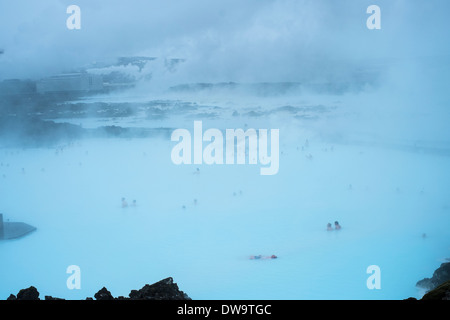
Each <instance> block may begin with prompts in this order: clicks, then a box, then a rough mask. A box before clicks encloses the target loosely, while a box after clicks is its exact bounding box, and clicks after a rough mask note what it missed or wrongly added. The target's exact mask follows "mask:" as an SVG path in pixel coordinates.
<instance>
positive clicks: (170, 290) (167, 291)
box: [7, 277, 191, 300]
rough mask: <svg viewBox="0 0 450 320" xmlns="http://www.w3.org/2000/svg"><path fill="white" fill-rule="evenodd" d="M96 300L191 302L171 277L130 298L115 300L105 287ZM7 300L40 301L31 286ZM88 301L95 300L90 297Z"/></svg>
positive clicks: (95, 296) (137, 292) (136, 291)
mask: <svg viewBox="0 0 450 320" xmlns="http://www.w3.org/2000/svg"><path fill="white" fill-rule="evenodd" d="M94 298H95V300H191V298H189V296H188V295H187V294H186V293H184V292H183V291H181V290H180V289H179V288H178V285H177V284H176V283H174V282H173V279H172V278H171V277H169V278H166V279H163V280H161V281H158V282H156V283H154V284H152V285H148V284H146V285H145V286H144V287H142V289H140V290H131V292H130V294H129V298H128V297H123V296H120V297H117V298H114V297H113V295H112V294H111V292H109V291H108V289H106V288H105V287H103V288H102V289H100V290H99V291H98V292H97V293H96V294H95V295H94ZM7 300H40V299H39V292H38V290H37V289H36V288H35V287H33V286H31V287H29V288H28V289H22V290H20V291H19V293H18V294H17V296H15V295H13V294H11V295H10V296H9V297H8V299H7ZM45 300H64V299H61V298H55V297H52V296H45ZM86 300H93V299H92V298H90V297H88V298H86Z"/></svg>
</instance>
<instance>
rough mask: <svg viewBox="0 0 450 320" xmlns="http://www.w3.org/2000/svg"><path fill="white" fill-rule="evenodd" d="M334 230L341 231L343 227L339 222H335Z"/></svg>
mask: <svg viewBox="0 0 450 320" xmlns="http://www.w3.org/2000/svg"><path fill="white" fill-rule="evenodd" d="M334 229H335V230H340V229H341V225H340V224H339V222H337V221H335V222H334Z"/></svg>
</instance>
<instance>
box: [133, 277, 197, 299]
mask: <svg viewBox="0 0 450 320" xmlns="http://www.w3.org/2000/svg"><path fill="white" fill-rule="evenodd" d="M129 296H130V299H131V300H191V298H189V297H188V295H187V294H186V293H184V292H183V291H180V289H179V288H178V285H177V284H176V283H174V282H173V279H172V278H171V277H169V278H166V279H163V280H161V281H158V282H156V283H154V284H152V285H148V284H146V285H145V286H144V287H143V288H142V289H141V290H132V291H131V292H130V294H129Z"/></svg>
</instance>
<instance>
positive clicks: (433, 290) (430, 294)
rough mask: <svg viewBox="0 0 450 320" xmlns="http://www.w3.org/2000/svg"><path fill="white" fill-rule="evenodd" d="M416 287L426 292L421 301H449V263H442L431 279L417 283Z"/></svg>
mask: <svg viewBox="0 0 450 320" xmlns="http://www.w3.org/2000/svg"><path fill="white" fill-rule="evenodd" d="M416 286H417V287H419V288H422V289H425V290H427V292H426V293H425V294H424V296H423V297H422V299H421V300H450V262H444V263H442V264H441V265H440V267H439V268H437V269H436V270H435V271H434V273H433V276H432V277H431V278H424V279H422V280H420V281H418V282H417V284H416Z"/></svg>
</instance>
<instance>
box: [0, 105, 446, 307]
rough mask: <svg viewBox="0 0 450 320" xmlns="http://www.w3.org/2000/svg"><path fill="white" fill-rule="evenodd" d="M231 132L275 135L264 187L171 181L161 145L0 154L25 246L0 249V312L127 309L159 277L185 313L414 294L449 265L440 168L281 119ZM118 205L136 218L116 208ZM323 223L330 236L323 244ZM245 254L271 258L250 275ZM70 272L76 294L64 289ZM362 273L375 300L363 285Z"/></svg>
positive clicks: (174, 169)
mask: <svg viewBox="0 0 450 320" xmlns="http://www.w3.org/2000/svg"><path fill="white" fill-rule="evenodd" d="M231 110H233V109H232V108H231V109H230V112H229V113H231ZM283 117H284V118H283ZM237 119H238V120H236V119H232V120H230V122H227V121H223V120H221V122H220V124H221V125H222V126H224V128H225V127H226V126H228V125H230V124H231V123H234V125H233V127H242V128H243V126H244V124H247V125H248V127H254V128H256V129H258V128H264V126H265V127H266V128H276V127H279V128H280V139H281V141H280V146H281V147H280V152H281V154H280V171H279V173H278V174H277V175H275V176H261V175H259V165H241V166H238V165H223V166H220V165H213V166H206V165H202V166H196V165H184V166H183V165H182V166H176V165H174V164H173V163H172V162H171V159H170V152H171V148H172V147H173V145H174V143H173V142H171V141H170V139H164V138H161V137H159V138H152V139H130V140H125V139H103V140H96V139H86V140H81V141H75V142H74V143H72V144H71V145H65V146H64V149H63V150H61V149H56V148H41V149H20V148H17V149H1V150H0V162H1V167H0V195H1V208H0V209H1V212H2V213H3V214H4V217H5V219H10V221H23V222H26V223H29V224H31V225H33V226H35V227H37V231H35V232H34V233H32V234H30V235H28V236H26V237H25V238H22V239H19V240H14V241H3V242H0V261H1V264H0V298H1V299H6V298H7V297H8V296H9V294H10V293H14V294H15V293H17V292H18V291H19V290H20V289H22V288H26V287H29V286H31V285H33V286H35V287H37V288H38V290H39V291H40V292H41V297H42V298H43V296H44V295H53V296H57V297H63V298H67V299H80V298H85V297H87V296H93V295H94V293H95V292H97V291H98V290H99V289H100V288H101V287H103V286H106V287H107V288H108V289H109V290H110V291H111V293H112V294H113V295H114V296H119V295H124V296H127V295H128V293H129V292H130V291H131V290H132V289H139V288H141V287H142V286H143V285H144V284H146V283H149V284H151V283H154V282H156V281H158V280H161V279H162V278H165V277H168V276H171V277H173V278H174V280H175V282H177V283H178V285H179V287H180V289H181V290H183V291H185V292H186V293H188V295H189V296H191V297H192V298H194V299H404V298H407V297H410V296H414V297H420V296H421V294H423V292H420V291H419V290H418V289H417V288H416V287H415V283H416V282H417V281H418V280H420V279H422V278H424V277H429V276H431V275H432V273H433V271H434V270H435V269H436V268H437V267H438V266H439V265H440V263H441V261H443V260H444V259H445V258H447V257H449V252H450V250H449V249H450V243H449V240H450V239H449V231H448V226H449V225H450V214H449V210H450V203H449V202H448V201H449V200H448V199H449V197H448V190H449V184H450V182H449V181H450V166H449V165H448V164H449V158H448V157H445V156H442V155H438V154H433V153H427V152H424V153H420V152H411V151H410V150H409V151H408V150H406V151H405V150H404V149H401V148H400V149H397V148H392V147H389V148H387V147H383V145H382V144H381V145H376V146H374V145H371V144H369V143H368V144H358V145H355V144H351V143H334V142H330V140H329V139H327V138H325V137H322V136H321V135H319V134H318V132H317V131H314V128H313V127H314V126H311V127H310V128H305V130H303V129H302V130H300V129H301V128H302V126H301V124H300V123H299V122H298V121H294V120H292V119H291V118H289V115H284V116H283V115H281V116H280V115H279V116H277V117H273V118H272V119H271V120H270V121H268V120H266V119H265V118H263V119H252V118H247V119H242V118H237ZM172 120H173V119H172ZM178 120H179V121H178V122H177V121H175V122H173V123H171V124H172V126H175V127H176V126H180V127H185V128H188V129H190V130H192V124H193V120H194V119H193V118H192V117H188V118H187V119H186V118H183V117H180V118H179V119H178ZM75 121H78V120H75ZM86 121H87V122H86V123H88V124H86V125H85V126H86V127H92V126H93V125H92V123H93V122H92V121H93V120H92V119H88V120H86ZM164 121H166V122H167V121H168V120H164ZM232 121H234V122H232ZM169 122H170V121H169ZM162 124H164V123H162V122H161V123H156V125H155V126H158V125H162ZM99 125H104V124H103V123H102V124H99ZM146 125H148V123H147V124H146ZM218 125H219V122H215V121H214V120H211V121H209V122H208V121H207V120H204V126H208V127H217V126H218ZM224 128H223V129H224ZM221 129H222V128H221ZM306 139H308V142H309V146H308V147H306V146H305V141H306ZM341 142H342V140H341ZM302 147H303V149H302ZM308 154H311V155H312V156H313V157H312V159H308V158H307V157H306V155H308ZM197 167H199V169H200V174H194V172H195V171H196V168H197ZM350 186H351V187H350ZM122 197H125V198H126V199H127V201H128V203H129V204H131V202H132V201H133V200H136V203H137V206H136V207H128V208H122V207H121V198H122ZM183 206H184V207H185V208H183ZM335 220H338V221H339V222H340V223H341V225H342V226H343V229H342V230H340V231H332V232H327V231H326V224H327V223H328V222H331V223H333V222H334V221H335ZM424 233H426V235H427V237H426V238H423V237H422V235H423V234H424ZM257 254H261V255H272V254H276V255H277V256H278V257H279V258H278V259H276V260H260V261H256V260H249V256H250V255H257ZM73 264H74V265H78V266H79V267H80V268H81V290H69V289H68V288H67V287H66V280H67V278H68V276H69V275H68V274H66V268H67V267H68V266H69V265H73ZM374 264H375V265H378V266H379V267H380V268H381V290H369V289H368V288H367V286H366V280H367V278H368V277H369V275H368V274H367V273H366V269H367V267H368V266H370V265H374Z"/></svg>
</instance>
